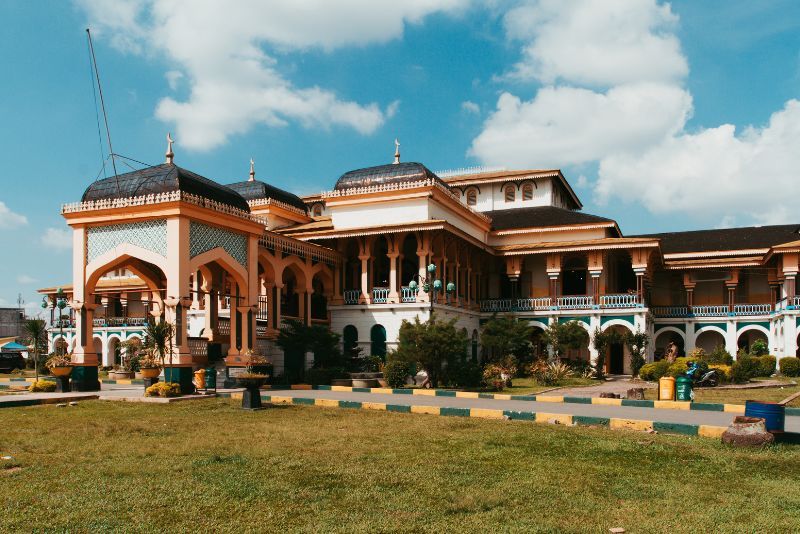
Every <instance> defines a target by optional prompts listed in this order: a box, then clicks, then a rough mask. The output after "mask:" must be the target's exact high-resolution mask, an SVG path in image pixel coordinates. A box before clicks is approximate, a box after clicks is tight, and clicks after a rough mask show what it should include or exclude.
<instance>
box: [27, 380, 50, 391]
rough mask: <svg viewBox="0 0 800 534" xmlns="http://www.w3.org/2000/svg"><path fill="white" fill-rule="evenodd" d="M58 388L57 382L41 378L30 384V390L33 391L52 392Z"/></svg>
mask: <svg viewBox="0 0 800 534" xmlns="http://www.w3.org/2000/svg"><path fill="white" fill-rule="evenodd" d="M55 390H56V383H55V382H51V381H49V380H39V381H37V382H32V383H31V385H30V386H28V391H30V392H32V393H51V392H53V391H55Z"/></svg>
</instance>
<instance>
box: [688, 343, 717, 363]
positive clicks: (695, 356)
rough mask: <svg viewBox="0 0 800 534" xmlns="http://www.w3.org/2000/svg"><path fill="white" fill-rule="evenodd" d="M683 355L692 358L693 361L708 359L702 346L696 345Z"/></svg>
mask: <svg viewBox="0 0 800 534" xmlns="http://www.w3.org/2000/svg"><path fill="white" fill-rule="evenodd" d="M685 357H686V358H688V359H690V360H693V361H697V360H707V359H708V354H706V351H705V350H703V349H702V348H700V347H697V348H695V349H692V351H691V352H689V354H687V355H686V356H685ZM709 363H712V362H709Z"/></svg>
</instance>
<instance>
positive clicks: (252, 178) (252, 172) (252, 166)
mask: <svg viewBox="0 0 800 534" xmlns="http://www.w3.org/2000/svg"><path fill="white" fill-rule="evenodd" d="M255 181H256V162H255V161H253V158H250V179H249V180H248V182H255Z"/></svg>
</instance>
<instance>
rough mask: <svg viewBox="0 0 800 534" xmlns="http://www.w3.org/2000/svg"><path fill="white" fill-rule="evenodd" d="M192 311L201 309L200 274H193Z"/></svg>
mask: <svg viewBox="0 0 800 534" xmlns="http://www.w3.org/2000/svg"><path fill="white" fill-rule="evenodd" d="M191 309H193V310H199V309H200V273H199V272H197V271H195V272H194V273H192V306H191Z"/></svg>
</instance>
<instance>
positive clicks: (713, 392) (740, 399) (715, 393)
mask: <svg viewBox="0 0 800 534" xmlns="http://www.w3.org/2000/svg"><path fill="white" fill-rule="evenodd" d="M798 391H800V386H784V387H781V388H758V389H715V388H707V389H698V390H695V392H694V394H695V399H694V400H695V402H712V403H719V404H744V403H745V401H748V400H757V401H766V402H778V401H782V400H783V399H785V398H786V397H788V396H789V395H791V394H792V393H797V392H798ZM644 394H645V398H647V399H651V400H654V399H655V398H656V396H657V395H658V392H657V390H655V389H646V390H645V392H644ZM788 406H798V407H800V398H797V399H795V400H793V401H792V402H790V403H789V404H788Z"/></svg>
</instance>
